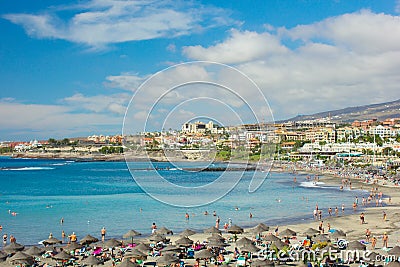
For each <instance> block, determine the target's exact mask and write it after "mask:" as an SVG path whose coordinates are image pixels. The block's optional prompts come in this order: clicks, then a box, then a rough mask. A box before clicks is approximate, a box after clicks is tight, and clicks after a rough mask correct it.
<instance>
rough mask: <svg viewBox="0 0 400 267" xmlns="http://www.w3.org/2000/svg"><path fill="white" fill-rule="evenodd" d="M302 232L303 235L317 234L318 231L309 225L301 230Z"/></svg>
mask: <svg viewBox="0 0 400 267" xmlns="http://www.w3.org/2000/svg"><path fill="white" fill-rule="evenodd" d="M303 234H305V235H317V234H319V231H318V230H317V229H314V228H311V227H310V228H308V229H307V230H305V231H304V232H303Z"/></svg>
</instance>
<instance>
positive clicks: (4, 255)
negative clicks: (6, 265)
mask: <svg viewBox="0 0 400 267" xmlns="http://www.w3.org/2000/svg"><path fill="white" fill-rule="evenodd" d="M7 257H8V254H6V253H4V252H3V251H0V260H5V259H6V258H7Z"/></svg>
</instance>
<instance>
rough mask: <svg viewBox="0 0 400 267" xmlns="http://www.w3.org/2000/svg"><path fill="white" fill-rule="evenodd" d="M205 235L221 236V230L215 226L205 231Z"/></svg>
mask: <svg viewBox="0 0 400 267" xmlns="http://www.w3.org/2000/svg"><path fill="white" fill-rule="evenodd" d="M204 233H205V234H213V233H217V234H221V231H220V230H219V229H217V228H216V227H215V226H211V227H210V228H207V229H204Z"/></svg>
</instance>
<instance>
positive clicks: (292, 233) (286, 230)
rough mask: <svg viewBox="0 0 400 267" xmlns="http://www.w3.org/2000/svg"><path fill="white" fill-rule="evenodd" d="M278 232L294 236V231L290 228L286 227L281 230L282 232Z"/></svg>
mask: <svg viewBox="0 0 400 267" xmlns="http://www.w3.org/2000/svg"><path fill="white" fill-rule="evenodd" d="M279 234H280V235H282V236H295V235H296V232H295V231H293V230H292V229H289V228H287V229H285V230H283V231H282V232H280V233H279Z"/></svg>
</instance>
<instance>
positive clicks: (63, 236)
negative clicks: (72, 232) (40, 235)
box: [61, 230, 66, 243]
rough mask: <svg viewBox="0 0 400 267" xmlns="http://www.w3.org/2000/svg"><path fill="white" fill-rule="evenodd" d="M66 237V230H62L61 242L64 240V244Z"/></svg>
mask: <svg viewBox="0 0 400 267" xmlns="http://www.w3.org/2000/svg"><path fill="white" fill-rule="evenodd" d="M65 237H66V234H65V232H64V230H62V231H61V240H62V242H63V243H64V239H65Z"/></svg>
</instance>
